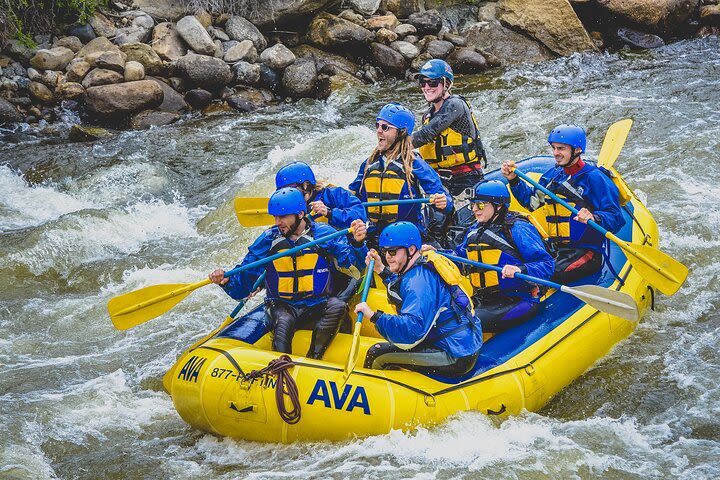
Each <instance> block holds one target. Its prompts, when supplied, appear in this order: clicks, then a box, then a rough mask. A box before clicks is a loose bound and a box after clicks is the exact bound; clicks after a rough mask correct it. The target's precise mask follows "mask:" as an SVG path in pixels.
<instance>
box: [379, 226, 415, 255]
mask: <svg viewBox="0 0 720 480" xmlns="http://www.w3.org/2000/svg"><path fill="white" fill-rule="evenodd" d="M379 243H380V246H381V247H405V248H409V247H410V245H415V248H417V249H418V250H420V247H422V240H421V239H420V230H418V228H417V227H416V226H415V224H413V223H410V222H395V223H393V224H391V225H388V226H387V227H385V229H384V230H383V231H382V233H381V234H380V241H379Z"/></svg>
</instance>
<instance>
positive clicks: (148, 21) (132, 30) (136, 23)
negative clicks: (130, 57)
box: [115, 10, 155, 45]
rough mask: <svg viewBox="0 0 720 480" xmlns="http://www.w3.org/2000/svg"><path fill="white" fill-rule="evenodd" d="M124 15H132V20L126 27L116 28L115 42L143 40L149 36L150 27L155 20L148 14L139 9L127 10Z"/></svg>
mask: <svg viewBox="0 0 720 480" xmlns="http://www.w3.org/2000/svg"><path fill="white" fill-rule="evenodd" d="M124 15H125V16H126V17H132V22H131V23H130V26H128V27H124V28H118V30H117V32H116V33H115V43H116V44H118V45H125V44H126V43H138V42H145V41H146V40H147V39H148V38H150V33H151V32H152V28H153V27H154V26H155V21H154V20H153V19H152V17H151V16H150V15H148V14H147V13H145V12H143V11H141V10H135V11H132V12H127V13H125V14H124Z"/></svg>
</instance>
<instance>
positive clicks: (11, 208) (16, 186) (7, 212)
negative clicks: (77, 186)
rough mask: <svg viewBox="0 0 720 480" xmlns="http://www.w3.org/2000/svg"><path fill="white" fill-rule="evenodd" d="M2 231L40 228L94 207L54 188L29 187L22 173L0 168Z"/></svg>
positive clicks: (2, 166)
mask: <svg viewBox="0 0 720 480" xmlns="http://www.w3.org/2000/svg"><path fill="white" fill-rule="evenodd" d="M0 192H2V195H0V231H8V230H14V229H18V228H27V227H33V226H36V225H41V224H43V223H45V222H47V221H49V220H54V219H56V218H59V217H60V216H61V215H64V214H66V213H70V212H76V211H78V210H82V209H85V208H89V207H90V206H91V203H89V202H87V201H86V200H85V199H82V198H76V197H75V196H73V195H68V194H66V193H62V192H60V191H58V190H57V188H56V187H55V186H54V185H52V184H48V185H30V184H29V183H28V182H27V181H26V180H25V179H24V178H23V177H22V175H21V174H20V173H18V172H15V171H13V170H12V169H10V168H9V167H8V166H6V165H0Z"/></svg>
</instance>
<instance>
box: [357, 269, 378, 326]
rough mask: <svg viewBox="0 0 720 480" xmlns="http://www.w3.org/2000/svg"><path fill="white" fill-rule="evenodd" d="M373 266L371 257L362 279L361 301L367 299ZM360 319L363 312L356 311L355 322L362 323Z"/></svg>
mask: <svg viewBox="0 0 720 480" xmlns="http://www.w3.org/2000/svg"><path fill="white" fill-rule="evenodd" d="M374 268H375V260H374V259H372V260H370V263H368V266H367V271H366V272H365V280H364V281H365V284H364V285H363V291H362V296H361V297H360V302H361V303H362V302H365V301H367V297H368V293H369V292H370V284H371V283H372V282H371V281H370V279H371V278H372V272H373V269H374ZM362 319H363V313H362V312H358V316H357V323H362Z"/></svg>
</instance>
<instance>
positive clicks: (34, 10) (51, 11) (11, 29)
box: [0, 0, 107, 46]
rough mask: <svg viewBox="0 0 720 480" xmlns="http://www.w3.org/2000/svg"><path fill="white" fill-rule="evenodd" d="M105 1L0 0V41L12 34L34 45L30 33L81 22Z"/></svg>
mask: <svg viewBox="0 0 720 480" xmlns="http://www.w3.org/2000/svg"><path fill="white" fill-rule="evenodd" d="M106 4H107V0H0V41H5V40H6V39H7V38H9V37H15V38H17V39H19V40H20V41H22V42H23V43H25V44H26V45H28V46H34V42H33V41H32V35H35V34H38V33H52V32H54V31H55V29H56V27H58V26H62V25H68V24H72V23H85V22H87V20H88V19H89V18H90V17H91V16H92V15H93V13H95V10H96V9H97V8H98V7H100V6H104V5H106Z"/></svg>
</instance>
